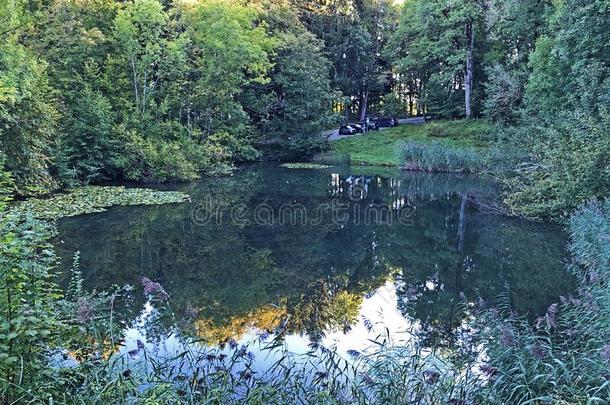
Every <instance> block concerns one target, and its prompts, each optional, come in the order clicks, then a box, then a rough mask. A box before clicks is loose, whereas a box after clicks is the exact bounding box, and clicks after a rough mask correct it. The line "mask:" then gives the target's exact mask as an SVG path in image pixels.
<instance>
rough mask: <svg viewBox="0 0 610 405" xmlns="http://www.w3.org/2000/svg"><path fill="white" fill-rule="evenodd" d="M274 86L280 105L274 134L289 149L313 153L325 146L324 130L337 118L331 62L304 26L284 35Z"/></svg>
mask: <svg viewBox="0 0 610 405" xmlns="http://www.w3.org/2000/svg"><path fill="white" fill-rule="evenodd" d="M271 86H272V88H273V92H274V94H276V95H277V104H276V105H277V107H276V109H275V111H274V112H273V118H272V120H271V123H270V127H271V132H272V137H276V138H279V143H280V145H281V146H282V147H283V148H285V149H286V151H288V152H292V153H296V154H298V155H309V154H311V153H313V152H316V151H319V150H320V149H322V148H323V147H324V144H325V141H326V139H325V136H324V134H323V132H324V130H326V129H328V128H331V127H332V126H333V125H334V124H335V123H336V122H337V116H336V114H335V113H333V111H332V103H333V101H335V100H336V99H337V98H338V95H337V94H336V93H335V92H334V91H333V90H332V89H331V87H330V78H329V64H328V61H327V59H326V58H325V57H324V55H323V53H322V44H321V42H320V41H319V40H318V39H316V38H315V37H314V36H313V34H311V33H309V32H308V31H306V30H305V29H304V28H303V29H302V30H300V32H295V33H285V34H284V35H282V36H281V37H280V44H279V46H278V48H277V62H276V66H275V70H274V72H273V73H272V82H271Z"/></svg>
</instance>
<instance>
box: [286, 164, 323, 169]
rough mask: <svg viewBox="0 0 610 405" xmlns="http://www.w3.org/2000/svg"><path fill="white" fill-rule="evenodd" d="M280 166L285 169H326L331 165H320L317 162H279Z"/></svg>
mask: <svg viewBox="0 0 610 405" xmlns="http://www.w3.org/2000/svg"><path fill="white" fill-rule="evenodd" d="M280 167H283V168H286V169H328V168H331V167H332V166H328V165H321V164H318V163H284V164H281V165H280Z"/></svg>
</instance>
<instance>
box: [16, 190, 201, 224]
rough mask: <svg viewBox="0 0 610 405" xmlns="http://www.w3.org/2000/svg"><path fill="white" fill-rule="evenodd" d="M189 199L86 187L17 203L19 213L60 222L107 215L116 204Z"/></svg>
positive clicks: (180, 195) (172, 193) (165, 193)
mask: <svg viewBox="0 0 610 405" xmlns="http://www.w3.org/2000/svg"><path fill="white" fill-rule="evenodd" d="M188 200H189V196H188V195H187V194H184V193H182V192H179V191H157V190H151V189H146V188H126V187H123V186H86V187H80V188H75V189H71V190H68V191H66V192H65V193H61V194H57V195H54V196H52V197H49V198H31V199H28V200H26V201H23V202H19V203H17V204H16V205H15V206H14V207H13V209H14V210H16V211H30V212H32V213H33V215H34V216H35V217H36V218H39V219H58V218H62V217H73V216H76V215H82V214H89V213H93V212H104V211H106V209H107V208H109V207H112V206H115V205H157V204H171V203H181V202H185V201H188Z"/></svg>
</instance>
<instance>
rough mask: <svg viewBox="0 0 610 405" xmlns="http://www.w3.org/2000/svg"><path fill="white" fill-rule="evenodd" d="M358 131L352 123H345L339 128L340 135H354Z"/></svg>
mask: <svg viewBox="0 0 610 405" xmlns="http://www.w3.org/2000/svg"><path fill="white" fill-rule="evenodd" d="M355 133H356V129H355V128H353V127H352V126H350V125H343V126H342V127H340V128H339V135H354V134H355Z"/></svg>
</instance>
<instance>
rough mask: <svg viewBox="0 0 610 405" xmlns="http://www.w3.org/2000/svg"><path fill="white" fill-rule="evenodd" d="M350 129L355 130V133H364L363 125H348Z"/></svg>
mask: <svg viewBox="0 0 610 405" xmlns="http://www.w3.org/2000/svg"><path fill="white" fill-rule="evenodd" d="M349 126H350V127H352V128H354V129H355V130H356V133H358V134H362V133H364V125H361V124H349Z"/></svg>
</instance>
